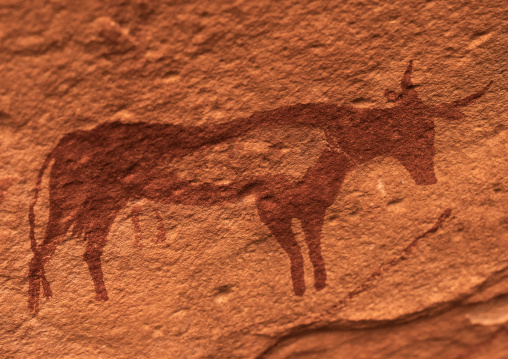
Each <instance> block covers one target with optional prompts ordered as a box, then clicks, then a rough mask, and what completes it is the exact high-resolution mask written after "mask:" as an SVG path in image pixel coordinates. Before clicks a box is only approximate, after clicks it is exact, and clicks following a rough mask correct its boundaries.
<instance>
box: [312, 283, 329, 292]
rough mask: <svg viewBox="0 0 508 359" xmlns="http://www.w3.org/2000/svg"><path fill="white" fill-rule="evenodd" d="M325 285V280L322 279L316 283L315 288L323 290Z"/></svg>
mask: <svg viewBox="0 0 508 359" xmlns="http://www.w3.org/2000/svg"><path fill="white" fill-rule="evenodd" d="M324 287H326V282H325V281H322V282H321V281H320V282H316V283H314V288H316V290H317V291H320V290H322V289H323V288H324Z"/></svg>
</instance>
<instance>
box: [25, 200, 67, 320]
mask: <svg viewBox="0 0 508 359" xmlns="http://www.w3.org/2000/svg"><path fill="white" fill-rule="evenodd" d="M73 219H74V216H73V215H72V213H70V214H69V215H65V216H64V210H63V209H62V208H61V207H60V206H57V205H56V204H51V205H50V210H49V219H48V224H47V227H46V234H45V236H44V240H43V242H42V243H41V244H40V246H39V247H38V248H37V250H36V251H35V253H34V256H33V258H32V260H31V261H30V264H29V273H28V293H29V298H28V309H29V310H30V311H31V312H33V313H37V312H38V311H39V296H40V286H41V282H42V288H43V291H44V297H46V298H50V297H51V296H52V292H51V287H50V284H49V282H48V280H47V279H46V276H45V271H44V266H45V264H46V263H47V262H48V261H49V259H50V258H51V257H52V256H53V254H54V253H55V249H56V246H57V245H58V243H60V242H61V241H62V239H63V238H64V237H65V234H66V233H67V231H68V230H69V227H70V226H71V224H72V222H73Z"/></svg>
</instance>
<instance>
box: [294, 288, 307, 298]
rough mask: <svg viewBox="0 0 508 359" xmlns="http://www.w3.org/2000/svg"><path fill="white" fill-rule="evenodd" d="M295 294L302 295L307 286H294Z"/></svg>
mask: <svg viewBox="0 0 508 359" xmlns="http://www.w3.org/2000/svg"><path fill="white" fill-rule="evenodd" d="M293 290H294V292H295V295H297V296H299V297H301V296H302V295H304V293H305V286H298V287H293Z"/></svg>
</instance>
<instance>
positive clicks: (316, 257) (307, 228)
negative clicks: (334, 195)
mask: <svg viewBox="0 0 508 359" xmlns="http://www.w3.org/2000/svg"><path fill="white" fill-rule="evenodd" d="M323 220H324V213H323V216H317V215H315V214H313V215H310V216H307V217H305V218H301V219H300V221H301V225H302V229H303V231H304V232H305V241H306V242H307V246H308V248H309V257H310V261H311V262H312V266H313V267H314V287H315V288H316V289H317V290H321V289H323V288H324V287H325V286H326V268H325V262H324V260H323V257H322V256H321V229H322V228H323Z"/></svg>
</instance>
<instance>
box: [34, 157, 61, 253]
mask: <svg viewBox="0 0 508 359" xmlns="http://www.w3.org/2000/svg"><path fill="white" fill-rule="evenodd" d="M54 153H55V150H53V151H51V152H50V153H49V154H48V155H47V156H46V160H44V163H43V164H42V167H41V169H40V170H39V174H38V176H37V182H36V184H35V194H34V198H33V199H32V202H30V209H29V212H28V220H29V222H30V247H31V248H32V251H33V252H34V253H36V252H37V241H36V240H35V204H36V203H37V199H38V198H39V191H40V190H41V187H42V176H43V175H44V172H45V171H46V169H47V168H48V166H49V164H50V163H51V161H52V160H53V157H54Z"/></svg>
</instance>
